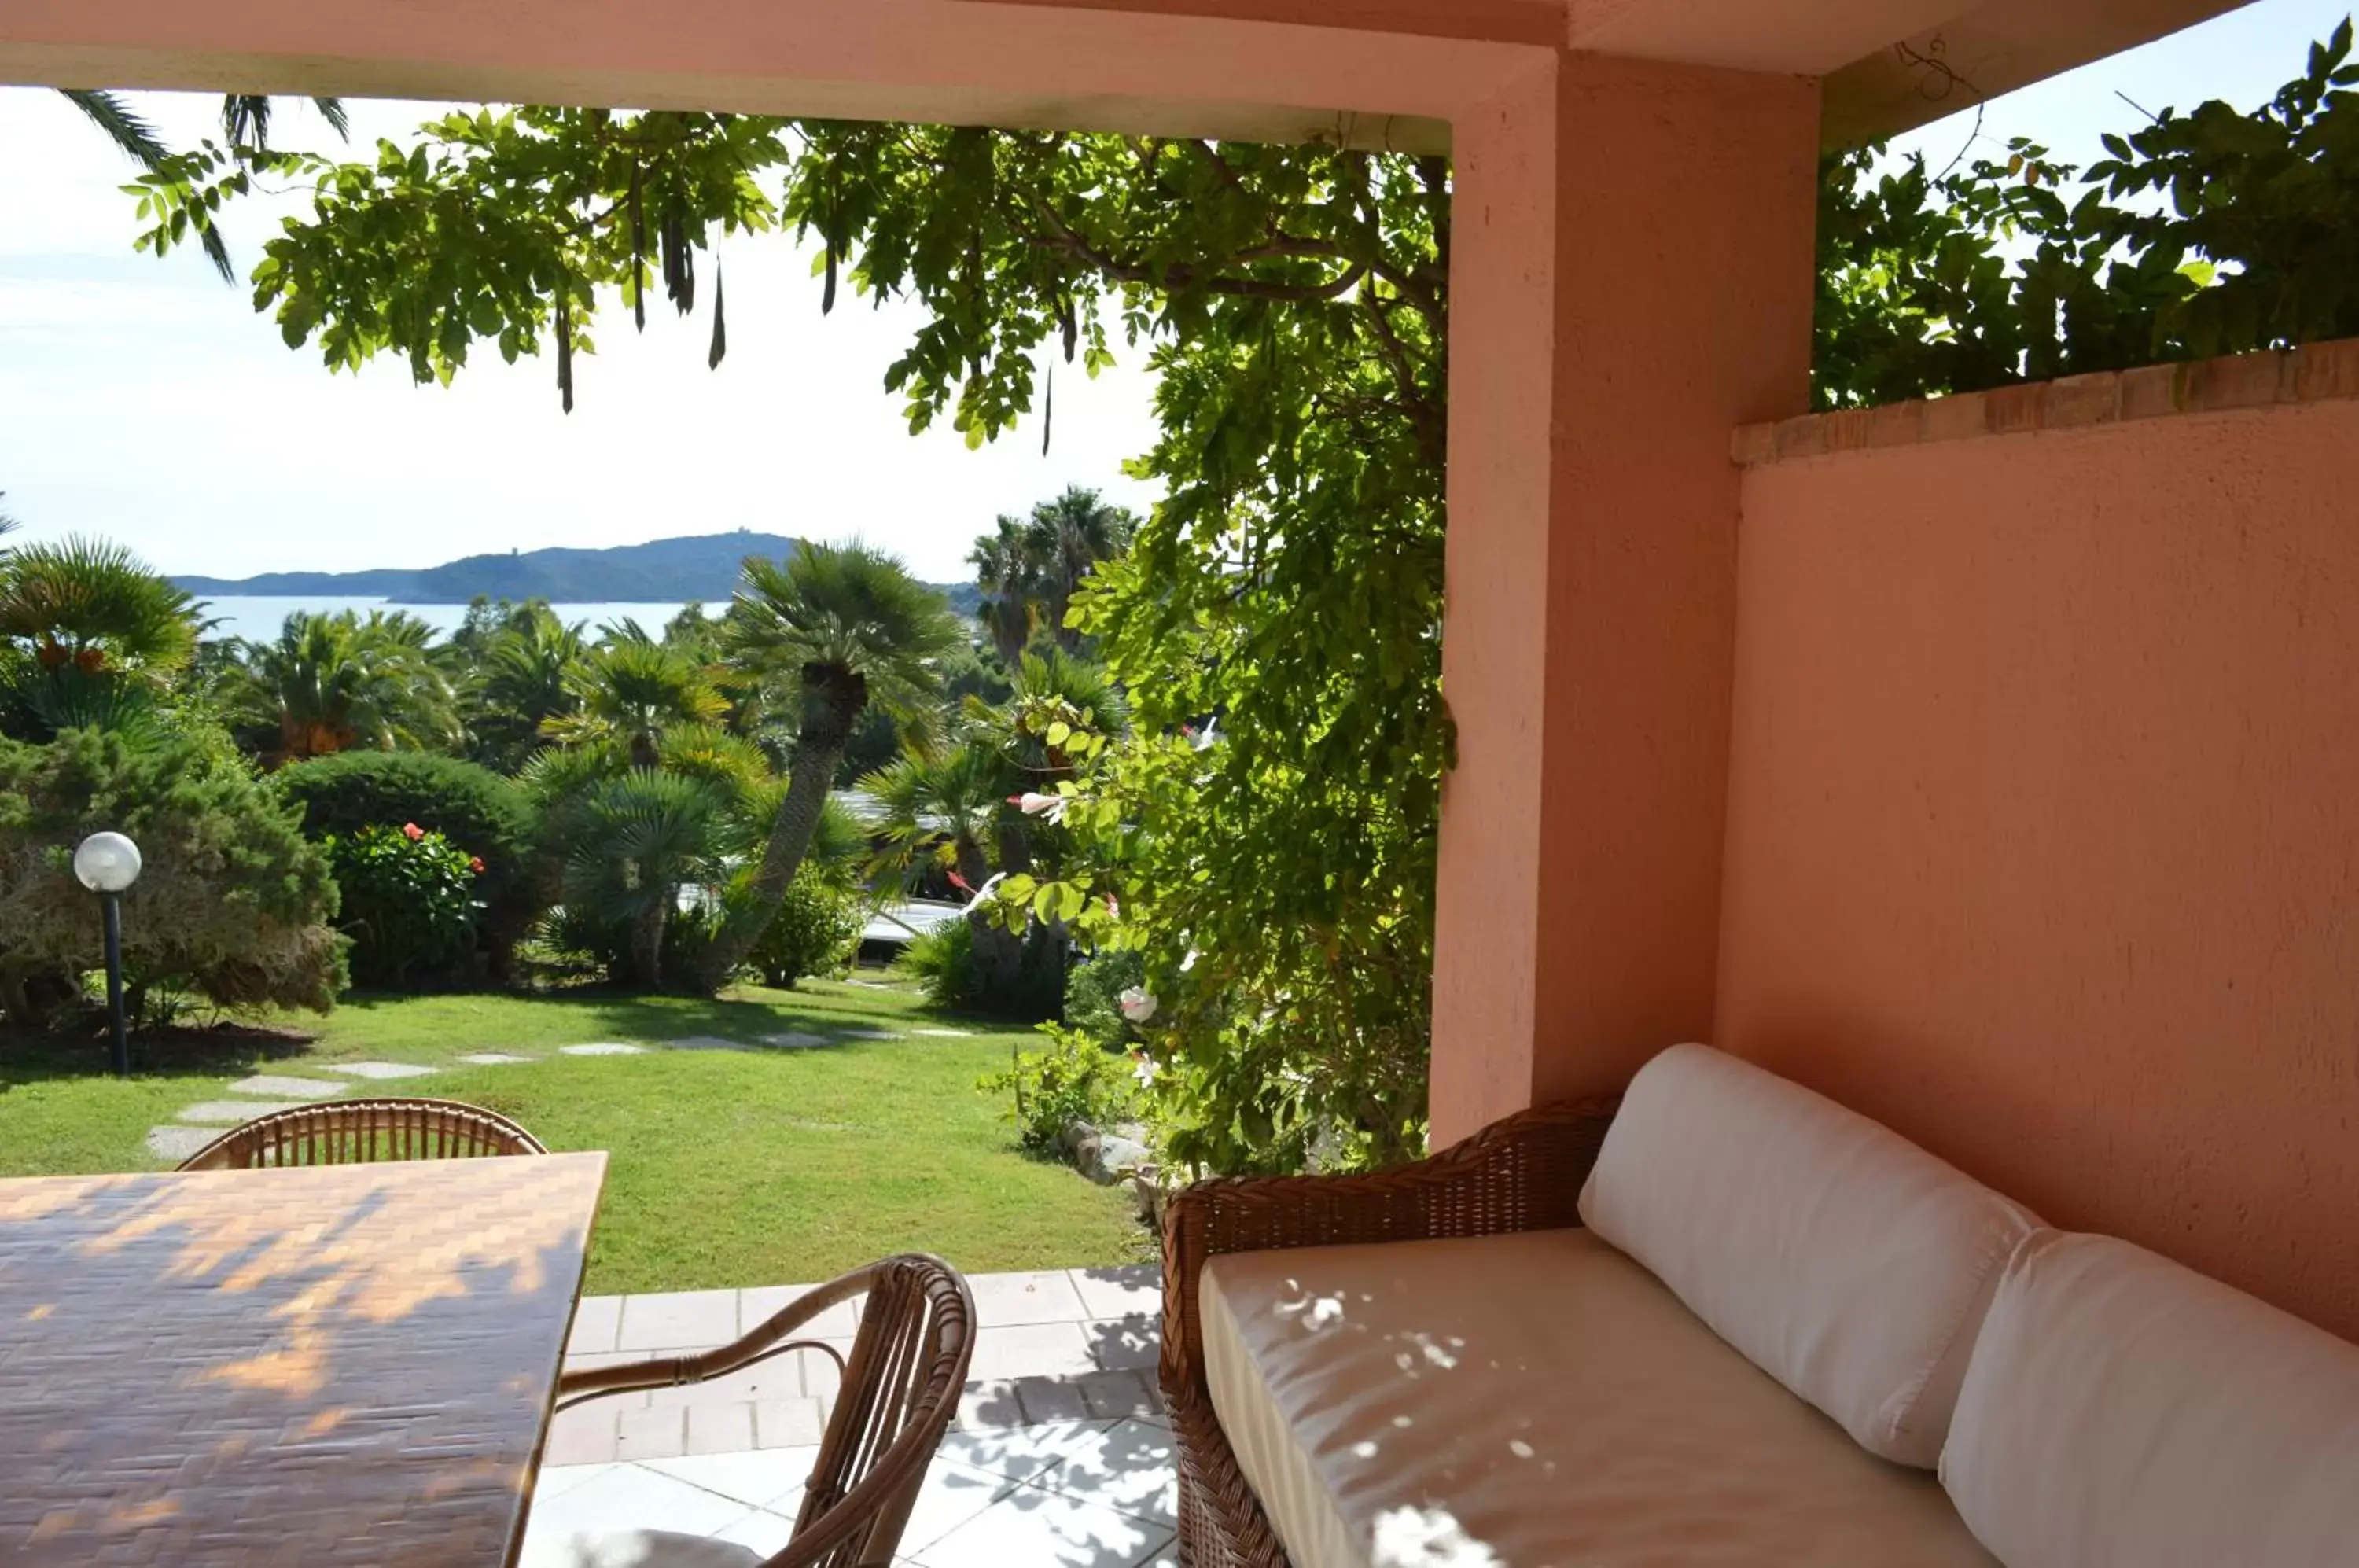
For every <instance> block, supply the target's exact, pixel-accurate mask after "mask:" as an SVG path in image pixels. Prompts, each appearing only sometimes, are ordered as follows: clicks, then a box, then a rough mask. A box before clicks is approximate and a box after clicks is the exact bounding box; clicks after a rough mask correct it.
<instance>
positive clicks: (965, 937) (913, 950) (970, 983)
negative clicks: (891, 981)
mask: <svg viewBox="0 0 2359 1568" xmlns="http://www.w3.org/2000/svg"><path fill="white" fill-rule="evenodd" d="M893 973H894V974H896V975H904V976H906V977H908V978H909V979H912V980H915V981H916V982H917V983H918V985H919V987H920V988H921V989H923V990H924V992H925V993H926V1000H928V1001H929V1002H931V1003H932V1004H933V1005H934V1006H936V1007H953V1008H955V1007H973V1005H974V1004H975V1001H976V999H977V997H978V996H980V995H981V992H982V980H981V976H980V975H978V973H977V972H976V969H975V963H974V931H973V928H972V927H970V926H969V925H968V924H967V923H966V922H965V921H964V920H944V921H943V922H942V923H941V924H940V925H938V926H936V927H935V928H934V929H933V930H931V931H923V932H920V933H919V935H917V936H914V937H912V938H910V939H909V944H908V946H907V947H904V948H903V949H902V950H901V954H900V956H899V957H897V958H896V959H894V960H893Z"/></svg>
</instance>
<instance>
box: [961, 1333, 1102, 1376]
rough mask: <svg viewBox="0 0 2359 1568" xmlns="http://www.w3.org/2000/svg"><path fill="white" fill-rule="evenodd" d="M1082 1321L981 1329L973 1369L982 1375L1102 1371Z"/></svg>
mask: <svg viewBox="0 0 2359 1568" xmlns="http://www.w3.org/2000/svg"><path fill="white" fill-rule="evenodd" d="M1101 1366H1102V1363H1100V1362H1098V1361H1095V1360H1093V1359H1092V1358H1091V1356H1090V1342H1089V1340H1088V1339H1087V1338H1085V1337H1084V1336H1083V1334H1082V1325H1081V1324H1079V1323H1011V1324H1008V1325H1007V1326H1006V1327H1002V1328H978V1329H976V1330H975V1334H974V1359H973V1361H972V1362H971V1363H970V1364H969V1369H970V1370H971V1371H972V1372H973V1375H974V1376H975V1377H1079V1376H1080V1375H1081V1374H1082V1373H1084V1372H1095V1371H1097V1370H1099V1368H1100V1367H1101Z"/></svg>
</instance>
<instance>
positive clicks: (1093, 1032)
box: [1065, 949, 1147, 1047]
mask: <svg viewBox="0 0 2359 1568" xmlns="http://www.w3.org/2000/svg"><path fill="white" fill-rule="evenodd" d="M1146 984H1147V960H1146V958H1145V957H1144V955H1142V954H1140V953H1135V952H1131V951H1128V950H1125V949H1106V950H1104V951H1102V952H1099V953H1093V954H1092V955H1091V956H1090V957H1089V958H1088V959H1086V960H1084V961H1083V962H1082V963H1080V964H1074V965H1073V967H1072V970H1071V973H1069V974H1068V975H1066V976H1065V1026H1066V1027H1067V1028H1068V1029H1079V1030H1080V1031H1081V1032H1082V1033H1083V1034H1085V1035H1087V1036H1089V1037H1090V1038H1091V1039H1092V1040H1096V1041H1097V1042H1098V1043H1099V1044H1101V1045H1121V1046H1125V1047H1126V1046H1133V1045H1136V1044H1137V1043H1138V1042H1139V1040H1140V1039H1141V1036H1140V1034H1139V1031H1138V1028H1137V1026H1136V1025H1135V1024H1133V1023H1132V1022H1131V1021H1130V1020H1129V1019H1128V1018H1124V1017H1123V1016H1122V994H1123V992H1125V991H1126V990H1128V989H1130V988H1131V987H1132V986H1134V985H1146Z"/></svg>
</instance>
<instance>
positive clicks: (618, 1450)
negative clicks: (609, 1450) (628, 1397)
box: [614, 1405, 688, 1459]
mask: <svg viewBox="0 0 2359 1568" xmlns="http://www.w3.org/2000/svg"><path fill="white" fill-rule="evenodd" d="M687 1452H688V1410H687V1407H686V1406H683V1405H666V1406H664V1407H662V1408H661V1409H659V1410H658V1409H649V1410H621V1411H618V1412H616V1415H615V1419H614V1457H615V1458H617V1459H677V1458H679V1456H680V1455H681V1454H685V1453H687Z"/></svg>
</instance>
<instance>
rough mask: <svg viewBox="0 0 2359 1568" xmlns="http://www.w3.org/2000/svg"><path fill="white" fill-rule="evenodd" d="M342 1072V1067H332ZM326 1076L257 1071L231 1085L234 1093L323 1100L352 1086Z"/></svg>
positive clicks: (332, 1070)
mask: <svg viewBox="0 0 2359 1568" xmlns="http://www.w3.org/2000/svg"><path fill="white" fill-rule="evenodd" d="M328 1071H331V1072H342V1071H343V1069H342V1068H331V1069H329V1070H328ZM351 1087H352V1085H351V1084H350V1083H335V1082H332V1081H331V1080H328V1079H324V1078H286V1077H281V1076H280V1075H279V1074H277V1073H255V1075H254V1076H253V1077H251V1078H241V1079H239V1080H238V1081H237V1082H236V1083H233V1084H231V1085H230V1086H229V1092H230V1093H231V1094H264V1095H267V1096H269V1097H270V1098H272V1099H275V1100H323V1099H325V1098H327V1097H328V1096H329V1095H330V1094H342V1093H343V1092H344V1091H345V1090H347V1089H349V1088H351Z"/></svg>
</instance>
